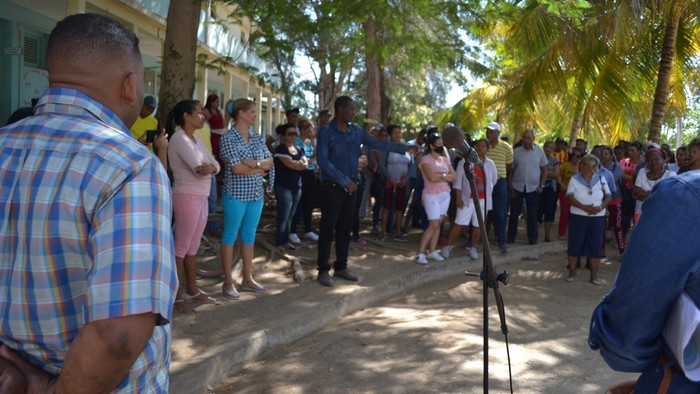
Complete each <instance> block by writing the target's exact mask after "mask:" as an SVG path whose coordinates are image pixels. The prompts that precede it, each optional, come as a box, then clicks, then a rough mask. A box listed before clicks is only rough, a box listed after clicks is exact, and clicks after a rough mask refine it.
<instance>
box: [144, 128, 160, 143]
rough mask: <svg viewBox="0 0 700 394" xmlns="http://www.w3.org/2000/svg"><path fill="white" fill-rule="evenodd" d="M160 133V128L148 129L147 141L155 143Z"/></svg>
mask: <svg viewBox="0 0 700 394" xmlns="http://www.w3.org/2000/svg"><path fill="white" fill-rule="evenodd" d="M158 134H160V130H146V142H147V143H149V144H151V143H153V141H155V139H156V136H157V135H158Z"/></svg>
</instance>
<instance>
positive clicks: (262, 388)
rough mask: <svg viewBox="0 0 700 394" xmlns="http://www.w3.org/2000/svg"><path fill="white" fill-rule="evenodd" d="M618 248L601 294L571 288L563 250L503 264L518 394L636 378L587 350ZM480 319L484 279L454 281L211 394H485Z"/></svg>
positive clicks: (494, 364) (305, 344)
mask: <svg viewBox="0 0 700 394" xmlns="http://www.w3.org/2000/svg"><path fill="white" fill-rule="evenodd" d="M371 246H372V245H370V247H369V248H368V249H367V253H372V252H371V249H374V248H373V247H371ZM404 249H405V247H404ZM614 249H615V248H613V247H612V245H611V244H608V249H607V250H608V253H609V256H610V259H603V261H602V263H601V269H600V277H601V279H603V285H602V286H600V287H597V286H594V285H592V284H590V283H589V282H588V271H586V270H585V269H584V270H581V271H579V274H578V277H577V280H576V282H574V283H568V282H566V281H564V280H563V278H564V277H565V276H566V270H565V268H564V267H565V261H566V256H565V255H564V254H563V253H559V254H554V255H549V256H545V257H543V258H542V259H541V260H538V261H516V262H512V263H504V264H502V265H501V266H498V267H497V270H498V271H502V270H504V269H507V270H509V271H510V273H511V279H510V284H509V285H508V286H502V287H501V290H502V294H503V298H504V300H505V308H506V318H507V324H508V328H509V335H508V340H509V341H510V359H511V364H512V375H513V389H514V392H516V393H602V392H604V390H605V388H606V387H607V386H608V385H610V384H611V383H613V382H618V381H622V380H628V379H631V378H635V377H636V375H633V374H622V373H616V372H614V371H612V370H610V369H609V368H608V367H607V365H606V364H605V362H604V361H603V360H602V358H601V357H600V355H599V354H598V353H597V352H593V351H591V350H590V349H589V348H588V345H587V344H586V339H587V335H588V324H589V320H590V316H591V312H592V310H593V308H594V307H595V305H596V304H597V302H598V300H600V298H601V297H602V296H603V295H604V294H605V293H606V292H607V291H608V290H609V288H610V286H611V283H612V281H613V279H614V276H615V273H616V271H617V267H618V264H619V263H618V256H617V253H616V252H614ZM357 252H358V251H356V253H357ZM367 253H365V255H366V254H367ZM404 254H407V255H410V251H407V250H404ZM490 303H491V304H490V308H489V317H490V338H491V339H490V346H489V357H490V362H489V384H490V387H489V388H490V391H491V392H498V393H505V392H509V389H508V367H507V354H506V347H505V341H504V336H503V335H502V334H501V332H500V323H499V321H498V313H497V310H496V307H495V305H494V302H493V294H492V293H491V294H490ZM482 321H483V313H482V284H481V282H480V281H479V280H478V279H477V278H472V277H462V276H459V277H454V278H451V279H449V280H445V281H442V282H439V283H434V284H431V285H429V286H424V287H423V288H420V289H417V290H416V291H412V292H409V293H406V294H402V295H400V296H397V297H394V298H392V299H390V300H387V301H386V302H384V303H382V304H381V305H377V306H375V307H370V308H366V309H364V310H361V311H359V312H356V313H354V314H352V315H349V316H346V317H345V318H343V319H341V320H339V321H337V322H335V323H333V324H331V325H328V326H326V327H325V328H323V329H322V330H320V331H318V332H316V333H313V334H310V335H308V336H306V337H304V338H302V339H300V340H297V341H295V342H293V343H291V344H289V345H287V346H285V347H281V348H277V349H275V350H273V351H272V352H270V353H268V354H267V355H265V356H264V357H263V358H261V359H258V360H257V361H254V362H250V363H249V364H248V365H247V366H246V368H244V369H243V370H241V371H239V372H238V373H236V374H235V375H234V376H232V377H230V378H229V379H227V380H225V381H224V382H222V383H221V384H220V385H219V386H218V387H216V388H215V390H214V391H213V392H215V393H341V392H342V393H346V392H353V393H425V392H430V393H445V392H459V393H480V392H483V388H482V383H483V352H482V346H483V335H482Z"/></svg>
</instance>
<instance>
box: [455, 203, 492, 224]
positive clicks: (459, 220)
mask: <svg viewBox="0 0 700 394" xmlns="http://www.w3.org/2000/svg"><path fill="white" fill-rule="evenodd" d="M479 205H481V215H482V218H484V220H486V211H484V200H479ZM455 223H456V224H458V225H460V226H468V225H469V224H470V223H471V225H472V226H475V227H479V219H478V218H477V217H476V209H474V201H472V200H469V205H465V206H464V207H462V208H457V214H456V215H455Z"/></svg>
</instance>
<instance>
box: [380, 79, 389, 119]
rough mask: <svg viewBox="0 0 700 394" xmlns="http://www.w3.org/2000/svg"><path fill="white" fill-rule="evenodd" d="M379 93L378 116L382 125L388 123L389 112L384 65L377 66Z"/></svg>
mask: <svg viewBox="0 0 700 394" xmlns="http://www.w3.org/2000/svg"><path fill="white" fill-rule="evenodd" d="M379 94H380V103H381V110H380V111H379V112H380V117H381V122H382V124H383V125H385V126H386V125H388V124H389V113H390V112H391V99H390V98H389V96H387V95H386V73H385V72H384V67H380V68H379Z"/></svg>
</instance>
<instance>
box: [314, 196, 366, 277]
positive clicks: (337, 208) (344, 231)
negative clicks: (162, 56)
mask: <svg viewBox="0 0 700 394" xmlns="http://www.w3.org/2000/svg"><path fill="white" fill-rule="evenodd" d="M320 196H321V201H320V205H321V226H320V227H319V235H318V236H319V238H318V271H319V272H327V271H330V269H331V266H330V264H328V260H329V259H330V256H331V243H332V242H333V236H334V234H335V263H333V268H334V269H335V270H336V271H340V270H343V269H345V268H346V267H347V265H348V249H349V248H350V229H351V227H352V222H353V219H354V215H355V202H356V199H357V193H348V192H347V191H345V190H344V189H343V188H342V186H339V185H337V184H334V183H325V184H324V185H323V186H321V194H320Z"/></svg>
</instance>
